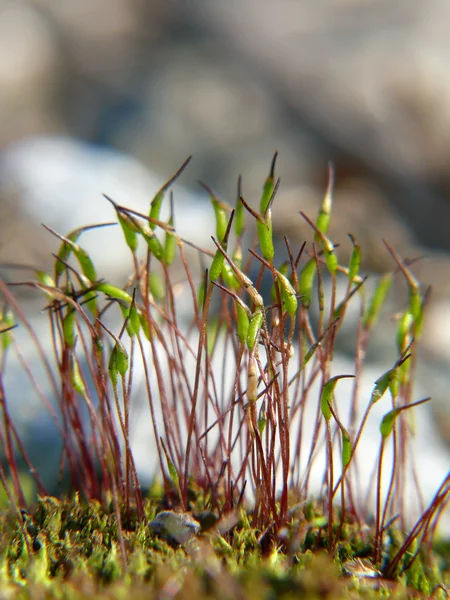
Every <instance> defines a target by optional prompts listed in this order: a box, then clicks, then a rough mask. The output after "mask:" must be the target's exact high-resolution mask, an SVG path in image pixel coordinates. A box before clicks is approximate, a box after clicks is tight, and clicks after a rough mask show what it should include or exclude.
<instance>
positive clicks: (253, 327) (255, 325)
mask: <svg viewBox="0 0 450 600" xmlns="http://www.w3.org/2000/svg"><path fill="white" fill-rule="evenodd" d="M263 322H264V313H263V311H262V310H257V311H256V312H254V313H253V316H252V318H251V320H250V323H249V326H248V333H247V348H248V349H249V351H250V352H252V351H253V349H254V347H255V344H256V342H257V341H258V338H259V332H260V330H261V327H262V325H263Z"/></svg>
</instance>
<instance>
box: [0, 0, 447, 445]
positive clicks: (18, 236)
mask: <svg viewBox="0 0 450 600" xmlns="http://www.w3.org/2000/svg"><path fill="white" fill-rule="evenodd" d="M449 22H450V4H449V3H448V2H447V1H446V0H428V1H427V2H426V3H424V2H423V1H422V0H397V1H396V2H390V1H384V0H321V1H320V2H313V1H312V0H298V1H295V2H293V1H292V0H271V1H270V0H266V1H261V0H226V1H224V0H190V1H186V0H183V1H182V0H94V1H92V0H77V1H76V2H75V1H70V0H59V1H56V0H34V1H32V0H9V1H8V0H0V218H1V230H0V231H1V238H0V263H2V264H5V263H18V262H21V263H32V264H33V265H38V266H42V267H44V266H45V265H48V264H49V252H51V251H54V250H55V247H56V245H55V240H54V238H52V236H50V235H49V234H48V233H47V232H46V231H45V230H44V229H43V228H41V227H40V225H39V223H40V222H45V223H46V224H48V225H50V226H52V227H54V228H55V229H57V230H58V231H59V232H61V233H66V232H68V231H69V230H71V229H73V228H74V227H76V226H79V225H84V224H86V223H93V222H99V221H109V220H112V219H113V217H114V213H113V211H112V208H111V206H110V205H109V204H108V203H107V202H106V201H105V200H104V199H103V197H102V193H107V194H109V195H110V196H111V197H112V198H114V199H115V200H117V201H119V202H123V203H124V204H127V205H128V206H132V205H135V206H136V207H141V208H143V207H144V208H145V207H146V206H147V205H148V202H149V200H150V199H151V198H152V196H153V194H154V193H155V191H156V190H157V189H158V187H159V186H160V185H161V184H162V183H163V182H164V181H165V180H166V179H167V178H168V177H169V176H170V175H172V174H173V173H174V172H175V171H176V169H177V168H178V167H179V166H180V165H181V164H182V162H183V161H184V159H185V158H186V157H187V156H188V155H190V154H193V156H194V158H193V161H192V164H191V165H190V167H189V169H188V170H187V171H186V172H185V173H184V174H183V176H182V180H181V183H182V185H183V186H184V187H185V188H187V189H189V190H190V192H189V194H190V198H191V199H192V201H193V202H195V203H196V204H195V206H196V208H195V210H194V209H190V211H189V214H188V217H189V218H188V219H187V220H186V222H184V220H183V224H184V226H185V227H187V229H188V231H187V232H186V233H185V235H186V237H189V230H191V235H190V238H191V239H193V240H194V241H198V238H199V236H200V235H201V232H202V227H203V225H204V220H205V219H209V218H211V215H210V208H209V206H208V203H207V197H206V194H205V193H204V192H203V191H202V190H201V188H200V187H199V186H198V184H197V180H203V181H205V182H207V183H208V184H209V185H210V186H212V187H213V188H214V189H215V190H216V191H217V193H218V194H219V195H221V196H222V197H223V198H224V199H226V200H228V201H230V202H234V199H235V194H236V182H237V178H238V175H239V174H241V175H242V176H243V192H244V196H245V197H246V199H247V200H248V201H249V203H251V204H252V203H253V205H255V203H256V202H257V200H258V198H259V194H260V190H261V185H262V182H263V180H264V178H265V177H266V175H267V172H268V168H269V164H270V161H271V158H272V155H273V152H274V151H275V150H278V151H279V161H278V169H277V172H278V175H279V176H280V177H281V182H282V183H281V190H280V193H279V195H278V197H277V199H276V210H275V211H274V218H275V219H276V222H275V227H276V230H277V232H278V233H279V234H280V235H284V234H286V235H288V237H289V238H290V240H291V242H292V243H297V244H299V243H301V241H303V239H304V237H305V235H308V236H310V233H309V232H308V234H307V233H306V232H307V229H306V227H305V225H304V223H303V222H302V219H301V218H300V217H299V216H298V211H299V210H303V211H305V212H306V213H308V214H310V215H315V214H316V212H317V208H318V206H319V203H320V201H321V198H322V196H323V193H324V190H325V188H326V184H327V176H328V173H327V169H328V167H327V165H328V162H329V161H330V160H332V161H333V163H334V167H335V178H336V186H335V199H334V201H335V206H334V218H333V220H332V224H333V225H332V230H331V232H330V234H331V237H332V238H333V240H334V241H335V242H338V243H340V244H342V249H343V252H344V255H345V252H346V251H349V249H350V247H351V246H350V243H349V241H348V239H347V236H346V234H347V233H348V232H352V233H353V234H354V235H355V237H356V238H357V240H358V241H359V242H360V243H361V246H362V248H363V252H364V264H365V268H366V270H369V271H371V272H382V271H384V270H387V269H391V268H392V260H391V258H390V257H389V255H388V253H387V252H386V249H385V247H384V245H383V243H382V238H385V239H387V240H388V241H389V242H390V244H391V245H392V246H393V247H394V248H395V249H396V250H397V252H398V253H399V254H400V255H401V256H402V257H403V258H405V257H410V258H412V257H416V256H426V258H424V259H423V260H422V261H420V262H418V263H417V264H416V265H415V267H414V268H415V272H416V273H417V274H418V276H419V277H420V278H421V280H422V281H423V282H424V283H425V284H431V285H432V286H433V295H432V302H431V305H430V310H429V316H428V323H427V327H426V334H425V338H424V344H423V348H424V350H423V352H424V356H425V359H424V360H425V365H426V373H427V375H426V377H428V378H429V379H430V380H432V382H431V383H432V384H433V386H434V387H433V389H432V390H431V391H430V393H431V394H432V395H434V396H436V397H437V401H436V407H437V408H435V410H437V411H438V412H439V419H438V422H439V424H440V427H441V432H442V433H443V435H444V436H446V437H447V439H450V416H449V409H448V401H447V389H448V385H449V383H450V381H449V379H450V377H449V376H448V375H447V373H448V372H449V368H450V344H449V343H448V340H449V324H450V304H449V298H450V277H449V273H450V262H449V256H448V252H449V250H450V235H449V229H450V170H449V169H448V155H449V149H450V38H449V36H448V25H447V24H448V23H449ZM186 193H187V192H186ZM182 198H183V196H182V195H181V199H182ZM199 224H200V225H201V226H199ZM205 230H206V229H205ZM202 241H203V240H202ZM106 249H107V253H106V252H105V250H106ZM114 250H115V249H111V247H110V246H103V247H102V248H100V251H101V252H100V253H101V255H102V256H103V257H104V259H105V262H108V263H109V266H110V267H111V263H113V264H114V268H117V269H119V270H120V269H122V270H123V271H124V272H125V270H126V268H127V266H126V265H125V264H124V263H123V262H121V258H120V256H119V255H117V254H111V253H110V252H114ZM107 266H108V265H106V267H107ZM2 276H3V277H5V278H8V279H14V278H17V274H16V273H13V272H12V271H11V268H8V269H3V270H2ZM429 369H434V371H432V372H433V375H432V376H431V375H430V373H431V371H430V370H429Z"/></svg>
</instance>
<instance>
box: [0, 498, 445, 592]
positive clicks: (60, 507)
mask: <svg viewBox="0 0 450 600" xmlns="http://www.w3.org/2000/svg"><path fill="white" fill-rule="evenodd" d="M156 491H157V492H158V493H157V495H155V494H154V493H153V494H150V496H149V497H148V498H147V499H146V501H145V514H146V521H145V522H139V521H138V519H137V515H136V511H135V510H134V509H133V508H130V510H129V511H128V510H127V509H126V508H125V507H124V508H123V510H122V514H121V517H122V523H121V527H122V531H123V540H124V550H125V553H126V557H127V558H126V563H125V564H124V562H123V560H122V555H121V548H120V542H119V536H118V526H117V519H116V516H115V511H114V506H113V503H112V502H111V505H110V506H107V507H102V506H101V505H100V503H98V502H96V501H91V502H89V503H84V502H82V501H81V500H80V498H79V496H78V495H75V497H74V498H72V499H69V498H64V499H62V500H58V499H57V498H54V497H44V498H39V500H38V502H37V503H36V504H35V505H34V506H33V508H32V509H30V511H29V512H28V513H25V512H23V513H22V515H21V517H18V516H17V515H15V514H14V513H13V512H11V511H7V510H4V511H3V512H2V514H1V520H0V527H1V538H0V597H1V598H80V597H91V598H128V597H131V596H133V598H134V599H136V600H137V599H138V598H221V599H224V600H225V599H230V600H231V599H233V600H234V599H236V598H249V599H251V598H255V599H256V598H258V599H261V598H268V599H269V598H359V597H361V598H379V597H390V598H411V597H419V598H420V597H423V598H427V597H435V598H445V597H446V590H445V586H447V587H448V586H449V585H450V544H448V543H447V544H445V543H439V542H436V543H435V547H434V550H433V552H430V553H428V552H426V551H425V549H423V550H422V551H421V553H420V554H419V556H418V557H417V559H416V560H415V562H414V563H413V565H412V567H411V568H409V569H407V570H406V571H405V572H403V573H402V569H403V567H404V566H405V565H407V563H408V561H409V560H410V558H411V553H407V554H405V556H404V558H403V560H402V562H401V564H400V565H399V566H398V569H397V575H396V576H395V577H393V578H391V579H385V578H382V577H381V576H380V575H377V573H376V571H373V572H371V569H370V564H371V563H370V558H371V556H372V554H373V547H372V546H371V543H370V540H371V539H373V532H371V531H370V528H365V529H364V528H363V529H361V527H360V526H359V525H358V524H357V523H351V522H349V521H348V520H347V522H346V523H345V524H344V526H343V527H342V530H341V532H340V539H339V542H338V543H337V545H336V551H335V553H334V556H331V555H330V554H329V553H327V546H328V540H327V527H326V518H325V517H323V516H322V515H321V513H320V511H319V509H318V506H317V505H316V504H314V503H313V502H310V503H309V504H306V505H303V506H300V507H298V508H297V509H294V510H292V518H291V520H290V522H289V523H288V524H287V525H286V526H285V527H284V528H283V529H282V530H281V531H279V532H278V533H277V534H276V535H274V534H273V532H272V531H271V530H270V529H269V530H266V531H265V532H262V531H260V530H258V529H255V528H254V527H252V524H251V520H252V514H251V512H250V511H248V510H247V511H246V510H244V509H243V508H236V510H235V511H233V512H232V513H230V514H229V515H227V516H225V517H223V518H222V519H219V520H216V517H217V515H214V514H213V513H212V512H210V511H209V510H208V506H207V502H205V499H204V498H203V496H202V494H201V493H199V494H198V495H197V494H196V493H195V492H194V491H192V493H191V497H192V503H191V508H192V514H193V515H194V516H195V517H196V518H197V520H199V522H200V524H201V526H202V530H201V532H200V533H199V534H198V535H197V536H195V537H194V538H193V539H192V540H190V541H189V542H188V543H186V544H184V545H177V544H174V543H168V542H166V541H165V540H164V539H162V538H161V537H160V536H158V535H157V534H155V532H154V531H153V530H152V528H151V527H149V525H148V522H149V521H150V520H151V519H153V518H154V517H155V515H156V514H157V513H158V512H160V511H161V510H163V509H165V508H167V499H165V498H164V497H163V496H161V495H160V494H159V492H160V490H156ZM337 517H338V515H337ZM337 522H338V519H337ZM396 539H397V536H396V532H395V530H391V531H389V532H388V534H387V535H386V545H385V557H384V559H385V560H386V561H388V560H389V558H390V557H392V556H393V555H394V553H395V551H396V550H398V547H397V546H398V544H397V543H396ZM399 539H400V537H399ZM364 571H365V572H366V573H367V574H369V575H372V576H371V577H370V576H368V577H361V576H360V575H361V574H362V573H363V572H364ZM350 573H354V575H353V576H351V575H350Z"/></svg>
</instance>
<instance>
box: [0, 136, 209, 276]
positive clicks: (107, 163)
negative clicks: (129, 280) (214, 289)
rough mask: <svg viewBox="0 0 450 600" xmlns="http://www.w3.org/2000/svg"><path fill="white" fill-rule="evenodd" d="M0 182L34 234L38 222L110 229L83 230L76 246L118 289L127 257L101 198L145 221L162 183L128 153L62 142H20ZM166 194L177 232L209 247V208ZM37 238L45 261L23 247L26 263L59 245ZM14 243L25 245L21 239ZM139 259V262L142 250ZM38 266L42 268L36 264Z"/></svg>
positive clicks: (190, 197) (1, 166)
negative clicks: (44, 242)
mask: <svg viewBox="0 0 450 600" xmlns="http://www.w3.org/2000/svg"><path fill="white" fill-rule="evenodd" d="M177 168H178V167H177ZM174 170H176V169H174ZM170 176H171V175H169V174H168V177H167V179H169V178H170ZM0 180H1V181H2V187H3V190H4V191H6V193H7V194H8V195H9V197H14V198H15V203H16V206H15V208H16V210H17V209H19V211H20V212H24V213H26V215H27V217H28V218H29V219H30V222H31V223H32V224H34V226H35V227H36V229H42V228H41V224H44V225H47V226H48V227H51V228H52V229H53V230H54V231H56V232H57V233H59V234H61V235H63V236H66V235H68V234H69V233H70V232H71V231H73V230H75V229H77V228H80V227H84V226H87V225H96V224H99V225H100V224H104V223H110V224H111V223H113V225H112V226H108V227H99V228H95V229H92V230H88V231H86V232H83V234H82V235H81V236H80V238H79V239H78V241H77V243H79V245H80V246H81V247H82V248H84V249H85V250H86V251H87V252H88V254H89V255H90V256H91V258H92V260H93V262H94V265H95V266H96V268H97V271H98V276H99V277H101V278H106V279H108V280H110V281H113V282H116V283H118V282H122V284H123V282H124V281H125V280H126V277H127V276H128V275H130V274H131V273H132V272H133V259H132V254H131V252H130V250H129V249H128V247H127V246H126V243H125V240H124V237H123V232H122V230H121V228H120V227H119V226H118V224H117V216H116V211H115V209H114V207H113V206H112V204H111V203H110V202H108V200H107V199H106V198H105V197H104V195H107V196H108V197H109V198H111V199H112V200H113V201H114V202H115V203H116V204H118V205H121V206H125V207H126V208H130V209H133V210H135V211H137V212H140V213H141V214H143V215H148V213H149V207H150V203H151V201H152V199H153V197H154V196H155V194H156V193H157V192H158V190H159V189H160V188H161V187H162V186H163V185H164V183H165V181H164V180H163V178H162V177H161V176H160V175H157V174H155V173H153V172H152V171H150V170H149V169H148V168H146V167H145V166H144V165H143V164H142V163H140V162H139V161H137V160H136V159H134V158H133V157H131V156H129V155H126V154H124V153H122V152H119V151H117V150H114V149H113V148H104V147H99V146H94V145H90V144H87V143H83V142H81V141H76V140H75V139H71V138H67V137H61V136H59V137H55V136H54V137H38V138H27V139H26V140H23V141H20V142H18V143H16V144H14V145H12V146H10V147H9V149H8V151H7V152H6V153H5V155H4V157H3V160H2V161H0ZM171 191H172V192H173V208H174V215H175V216H174V224H175V227H176V232H177V234H178V235H179V236H181V237H182V238H186V239H188V240H189V239H192V238H194V239H195V240H196V242H197V244H198V245H199V246H202V247H210V246H211V245H212V242H211V237H210V235H209V234H208V232H210V231H214V224H215V221H214V214H213V211H212V209H211V208H210V207H209V206H208V205H207V204H206V202H204V201H202V199H201V198H200V197H199V195H194V194H193V193H190V192H188V191H187V190H186V189H184V188H183V187H182V186H180V185H179V184H177V183H175V184H174V185H173V186H172V187H171ZM169 216H170V193H169V192H168V193H167V194H166V199H165V203H164V204H163V208H162V212H161V219H162V220H168V218H169ZM200 223H201V224H202V226H201V227H199V226H198V225H199V224H200ZM39 233H43V234H45V236H46V238H47V240H46V241H47V244H46V245H45V247H44V248H45V250H46V251H47V256H46V257H44V252H43V251H42V250H43V249H42V248H39V249H37V248H36V249H30V250H33V252H30V259H29V260H30V262H33V261H34V264H36V256H39V257H40V258H41V259H48V258H51V257H50V249H51V246H53V248H54V249H53V252H55V251H56V249H57V248H59V246H60V244H61V242H60V240H59V239H58V238H56V237H53V236H52V235H51V234H50V233H49V232H47V231H45V232H44V231H39ZM7 237H8V235H6V238H7ZM15 242H16V243H19V244H26V240H25V239H19V240H17V239H16V240H15ZM6 243H7V242H6ZM32 254H34V256H32ZM140 256H141V257H142V256H144V254H143V251H142V248H141V252H140ZM52 261H53V259H52ZM15 262H16V264H17V260H16V261H15ZM37 266H38V267H39V268H44V267H43V266H42V265H39V263H38V264H37Z"/></svg>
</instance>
